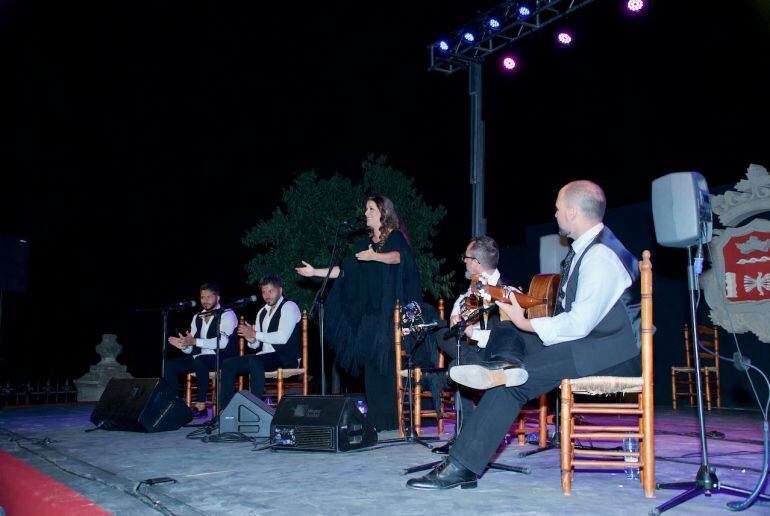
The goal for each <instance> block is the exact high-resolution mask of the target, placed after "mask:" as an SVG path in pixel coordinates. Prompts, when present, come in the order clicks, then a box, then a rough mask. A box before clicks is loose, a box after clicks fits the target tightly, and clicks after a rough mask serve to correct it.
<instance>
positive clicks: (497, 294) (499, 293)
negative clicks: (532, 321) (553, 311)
mask: <svg viewBox="0 0 770 516" xmlns="http://www.w3.org/2000/svg"><path fill="white" fill-rule="evenodd" d="M484 291H486V293H487V294H489V296H490V297H491V298H492V299H494V300H495V301H500V302H502V303H509V304H510V300H509V299H508V296H509V294H510V293H513V295H514V296H515V297H516V301H517V302H518V303H519V305H521V307H522V308H524V309H525V310H526V309H528V308H532V307H533V306H539V305H543V304H545V303H546V302H547V300H545V299H540V298H536V297H532V296H528V295H527V294H522V293H520V292H517V291H516V290H515V289H514V288H513V287H508V286H505V285H498V286H492V285H485V286H484Z"/></svg>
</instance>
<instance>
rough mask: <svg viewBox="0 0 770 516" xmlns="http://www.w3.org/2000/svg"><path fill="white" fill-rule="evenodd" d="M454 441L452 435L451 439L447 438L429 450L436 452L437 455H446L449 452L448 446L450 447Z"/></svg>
mask: <svg viewBox="0 0 770 516" xmlns="http://www.w3.org/2000/svg"><path fill="white" fill-rule="evenodd" d="M454 443H455V440H454V437H453V438H452V439H449V440H448V441H447V442H445V443H444V444H442V445H441V446H435V447H433V448H431V449H430V451H431V452H433V453H437V454H439V455H448V454H449V448H451V447H452V445H453V444H454Z"/></svg>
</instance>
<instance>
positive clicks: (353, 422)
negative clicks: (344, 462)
mask: <svg viewBox="0 0 770 516" xmlns="http://www.w3.org/2000/svg"><path fill="white" fill-rule="evenodd" d="M270 439H271V441H272V443H273V449H274V450H302V451H330V452H344V451H350V450H357V449H360V448H366V447H367V446H372V445H375V444H377V431H376V430H375V429H374V427H373V426H372V424H371V423H370V422H369V420H367V419H366V416H365V415H364V414H362V413H361V411H360V410H358V408H357V407H356V403H355V400H354V398H352V397H350V396H284V397H283V398H282V399H281V402H280V403H279V404H278V409H277V410H276V411H275V415H274V416H273V423H272V425H270Z"/></svg>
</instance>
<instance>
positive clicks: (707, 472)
mask: <svg viewBox="0 0 770 516" xmlns="http://www.w3.org/2000/svg"><path fill="white" fill-rule="evenodd" d="M701 252H702V247H701V246H700V245H699V246H698V258H700V257H701ZM687 257H688V263H687V278H688V281H689V284H690V287H689V291H690V320H691V324H692V328H693V332H692V354H693V357H694V361H695V390H696V394H697V397H698V404H697V409H698V426H699V429H700V455H701V464H700V468H698V473H697V474H696V475H695V480H694V481H692V482H670V483H663V484H661V483H658V484H657V485H656V486H655V487H656V488H657V489H684V490H685V491H684V492H683V493H680V494H678V495H676V496H675V497H673V498H671V499H670V500H668V501H667V502H665V503H662V504H660V505H658V506H657V507H655V508H654V509H653V510H651V511H650V514H651V515H655V516H657V515H658V514H661V513H662V512H665V511H667V510H669V509H673V508H674V507H676V506H677V505H680V504H682V503H684V502H686V501H688V500H691V499H692V498H695V497H696V496H698V495H706V496H711V495H712V494H715V493H724V494H731V495H735V496H743V497H749V496H751V495H752V492H751V491H749V490H747V489H741V488H738V487H733V486H728V485H726V484H722V483H721V482H720V481H719V479H718V478H717V474H716V468H715V467H713V466H709V456H708V446H707V443H706V425H705V423H704V418H703V390H702V385H701V375H700V373H701V369H700V348H699V342H698V332H697V331H696V330H697V328H698V326H697V315H696V313H695V308H696V302H695V293H696V292H698V289H699V285H698V275H699V274H700V270H699V269H700V267H699V264H696V265H693V257H692V248H691V247H688V248H687ZM757 498H758V499H760V500H762V501H764V502H767V501H770V496H767V495H763V494H760V495H759V496H757Z"/></svg>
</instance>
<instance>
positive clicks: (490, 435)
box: [407, 181, 641, 489]
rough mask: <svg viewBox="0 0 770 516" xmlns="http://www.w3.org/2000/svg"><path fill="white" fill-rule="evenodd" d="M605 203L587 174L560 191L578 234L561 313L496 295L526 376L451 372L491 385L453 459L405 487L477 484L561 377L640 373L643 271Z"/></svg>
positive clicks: (568, 228) (564, 213) (565, 274)
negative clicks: (612, 226) (512, 431)
mask: <svg viewBox="0 0 770 516" xmlns="http://www.w3.org/2000/svg"><path fill="white" fill-rule="evenodd" d="M605 206H606V200H605V197H604V192H603V191H602V189H601V188H600V187H599V186H598V185H596V184H594V183H591V182H590V181H574V182H572V183H569V184H567V185H566V186H564V187H563V188H562V189H561V190H560V191H559V196H558V198H557V200H556V220H557V222H558V224H559V232H560V233H561V234H562V235H563V236H566V237H569V238H572V239H573V240H574V242H573V243H572V246H571V250H570V252H569V253H568V254H567V257H566V258H565V261H564V263H563V264H562V275H561V281H560V285H559V296H558V297H557V307H556V311H557V314H556V315H554V316H553V317H542V318H538V319H532V320H529V319H527V318H526V317H525V316H524V310H523V309H522V308H521V306H519V304H518V303H517V302H516V299H515V298H513V299H511V304H510V305H507V304H503V303H498V305H499V306H500V309H501V310H502V311H503V312H505V313H506V314H507V315H508V316H509V317H510V319H511V323H505V324H501V326H500V327H498V330H499V331H497V332H496V333H495V335H494V336H493V337H492V340H493V341H494V340H497V339H506V340H520V341H522V342H524V345H525V348H526V351H527V354H526V357H525V363H526V368H527V372H528V374H529V377H528V380H527V381H526V382H525V383H523V384H521V385H518V386H513V387H510V386H506V383H509V380H510V379H509V378H508V374H507V370H505V369H489V368H485V367H483V366H480V365H465V366H462V365H461V366H459V367H456V368H453V369H452V370H451V371H450V375H451V376H452V378H453V379H454V380H455V381H457V382H458V383H462V384H464V385H468V386H471V387H474V388H477V389H488V390H487V391H486V392H485V393H484V395H483V396H482V398H481V401H480V402H479V405H478V406H477V408H476V410H475V411H474V413H473V414H472V415H470V416H469V417H467V418H466V420H465V423H464V426H463V429H462V432H460V435H459V436H458V437H457V440H456V442H455V444H454V446H453V447H452V448H451V450H450V452H449V457H448V459H447V460H446V461H445V462H444V463H442V464H440V465H439V466H437V467H436V468H435V469H434V470H433V471H431V472H430V473H428V474H427V475H425V476H423V477H420V478H413V479H411V480H409V481H408V482H407V486H408V487H411V488H413V489H449V488H452V487H457V486H462V487H466V488H467V487H476V481H477V477H478V475H480V474H481V473H483V471H484V469H485V468H486V467H487V464H488V463H489V460H490V459H491V458H492V456H493V455H494V453H495V451H496V450H497V447H498V445H499V444H500V442H501V441H502V439H503V438H504V437H505V434H506V432H507V431H508V429H509V427H510V425H511V423H512V422H513V421H514V420H515V419H516V416H517V415H518V413H519V410H520V409H521V407H522V406H523V405H524V403H526V402H527V401H529V400H531V399H534V398H537V397H538V396H540V395H541V394H543V393H546V392H549V391H550V390H552V389H554V388H555V387H557V386H558V385H559V384H560V383H561V380H562V379H563V378H579V377H582V376H589V375H613V376H638V375H639V374H641V369H640V361H639V353H640V351H639V342H638V339H637V333H636V332H635V326H636V325H637V323H638V320H639V304H638V299H639V289H638V285H637V284H638V278H639V271H638V267H637V262H636V259H635V258H634V257H633V255H632V254H631V253H630V252H628V250H627V249H626V248H625V247H624V246H623V244H621V243H620V242H619V241H618V240H617V238H615V236H614V235H613V234H612V232H611V231H610V230H609V228H607V227H605V226H604V224H603V223H602V220H603V217H604V211H605ZM512 297H513V296H512ZM504 326H505V327H504ZM489 345H490V346H491V345H493V342H490V343H489Z"/></svg>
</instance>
